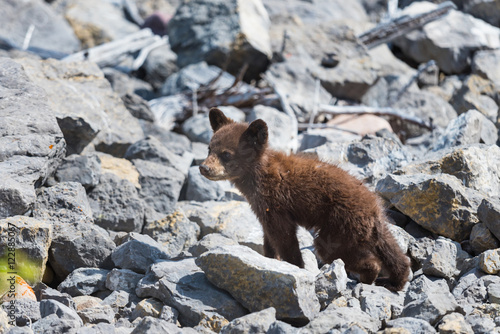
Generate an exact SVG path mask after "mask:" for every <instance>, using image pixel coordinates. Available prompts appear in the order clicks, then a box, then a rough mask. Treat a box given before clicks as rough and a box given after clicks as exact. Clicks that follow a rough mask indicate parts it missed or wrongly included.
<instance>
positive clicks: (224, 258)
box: [196, 246, 320, 321]
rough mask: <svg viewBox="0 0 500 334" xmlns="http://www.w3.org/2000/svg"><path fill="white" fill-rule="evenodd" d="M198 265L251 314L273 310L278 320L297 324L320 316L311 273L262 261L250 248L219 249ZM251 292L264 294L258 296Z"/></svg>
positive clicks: (205, 255) (212, 280) (198, 262)
mask: <svg viewBox="0 0 500 334" xmlns="http://www.w3.org/2000/svg"><path fill="white" fill-rule="evenodd" d="M196 264H197V265H198V266H200V268H202V269H203V271H204V272H205V274H206V275H207V277H208V279H209V280H210V281H211V282H212V283H213V284H215V285H216V286H218V287H219V288H221V289H224V290H226V291H229V292H230V293H231V295H232V296H233V297H235V298H236V299H237V300H238V301H239V302H241V303H242V305H243V306H244V307H246V308H248V309H249V310H250V311H253V312H255V311H260V310H262V309H264V308H267V307H270V306H272V307H274V308H275V309H276V317H277V318H279V319H290V320H292V319H294V320H296V321H305V320H306V319H309V320H310V319H312V318H314V317H315V316H316V315H317V314H318V312H319V308H320V305H319V302H318V299H317V297H316V293H315V287H314V276H313V275H312V274H311V273H309V272H308V271H306V270H299V269H297V268H296V267H295V266H293V265H291V264H289V263H286V262H283V261H277V260H275V259H270V258H266V257H263V256H262V255H260V254H258V253H257V252H255V251H253V250H251V249H250V248H248V247H244V246H223V247H220V248H216V249H214V250H211V251H208V252H206V253H204V254H203V255H201V256H200V257H198V258H197V259H196ZM262 277H266V279H265V280H262ZM278 277H279V279H278ZM252 291H260V292H261V293H259V294H258V295H255V294H253V293H252Z"/></svg>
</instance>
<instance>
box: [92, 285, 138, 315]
mask: <svg viewBox="0 0 500 334" xmlns="http://www.w3.org/2000/svg"><path fill="white" fill-rule="evenodd" d="M134 295H135V292H134V294H130V293H128V292H127V291H124V290H115V291H113V292H111V294H110V295H109V296H107V297H106V298H104V299H103V300H102V302H101V304H102V305H109V306H111V308H112V309H113V311H114V312H115V313H117V314H120V315H122V316H124V315H129V314H130V313H129V314H126V311H127V310H126V308H127V306H128V305H131V303H132V302H131V300H133V299H134V298H133V296H134ZM136 298H137V297H136Z"/></svg>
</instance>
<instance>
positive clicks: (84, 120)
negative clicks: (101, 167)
mask: <svg viewBox="0 0 500 334" xmlns="http://www.w3.org/2000/svg"><path fill="white" fill-rule="evenodd" d="M17 61H18V62H19V63H20V64H21V65H23V67H24V68H25V70H26V74H27V75H28V77H29V78H30V79H31V80H32V81H33V82H34V83H36V84H38V85H40V86H42V87H44V89H45V91H46V92H47V97H48V102H49V105H50V106H51V107H52V108H53V110H54V112H55V116H56V117H57V121H58V123H59V126H60V127H61V130H62V132H63V134H64V137H65V138H66V142H67V144H68V153H69V154H72V153H80V152H81V151H82V150H83V149H84V148H85V146H87V145H88V144H89V143H90V142H92V143H93V144H94V145H95V147H96V149H97V150H98V151H102V152H107V153H110V154H112V155H114V156H117V157H121V156H123V154H124V153H125V151H126V150H127V148H128V147H129V146H130V145H131V144H132V143H134V142H136V141H137V140H139V139H141V138H142V137H143V135H144V134H143V131H142V129H141V126H140V124H139V121H138V120H137V119H136V118H135V117H133V116H132V115H131V114H130V113H129V112H128V110H127V109H126V108H125V106H124V105H123V102H122V101H121V99H120V97H119V96H118V95H117V94H115V93H114V92H113V91H112V89H111V86H110V84H109V82H108V81H107V80H106V78H105V77H104V74H103V73H102V71H101V70H100V69H99V68H98V67H97V65H96V64H94V63H91V62H74V63H71V62H61V61H57V60H54V59H48V60H44V61H35V60H30V59H26V58H25V59H22V60H17Z"/></svg>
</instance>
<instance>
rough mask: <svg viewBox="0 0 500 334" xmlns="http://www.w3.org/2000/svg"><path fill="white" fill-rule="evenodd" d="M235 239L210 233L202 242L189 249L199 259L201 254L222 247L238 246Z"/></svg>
mask: <svg viewBox="0 0 500 334" xmlns="http://www.w3.org/2000/svg"><path fill="white" fill-rule="evenodd" d="M237 244H238V243H237V242H236V241H234V240H233V239H230V238H228V237H225V236H223V235H222V234H220V233H210V234H207V235H205V236H204V237H203V238H202V239H201V240H200V241H198V242H197V243H196V244H194V245H193V246H191V247H189V253H191V254H192V255H193V256H195V257H198V256H200V255H201V254H203V253H205V252H207V251H209V250H212V249H215V248H217V247H220V246H231V245H237Z"/></svg>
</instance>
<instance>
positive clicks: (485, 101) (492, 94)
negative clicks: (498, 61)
mask: <svg viewBox="0 0 500 334" xmlns="http://www.w3.org/2000/svg"><path fill="white" fill-rule="evenodd" d="M499 31H500V29H499ZM496 91H497V88H496V87H495V85H494V84H493V83H492V82H490V81H488V80H486V79H483V78H481V77H479V76H477V75H470V76H468V77H467V78H466V79H465V80H464V81H463V84H462V86H461V87H460V88H459V89H457V90H456V91H455V92H454V94H453V96H452V97H451V100H450V103H451V105H452V106H453V108H454V109H455V110H456V111H457V113H459V114H462V113H464V112H466V111H468V110H470V109H476V110H478V111H479V112H480V113H481V114H483V115H484V116H485V117H486V118H487V119H489V120H490V121H492V122H496V121H497V116H498V105H497V103H496V102H495V99H496Z"/></svg>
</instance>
